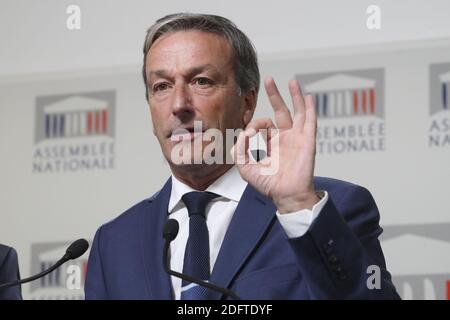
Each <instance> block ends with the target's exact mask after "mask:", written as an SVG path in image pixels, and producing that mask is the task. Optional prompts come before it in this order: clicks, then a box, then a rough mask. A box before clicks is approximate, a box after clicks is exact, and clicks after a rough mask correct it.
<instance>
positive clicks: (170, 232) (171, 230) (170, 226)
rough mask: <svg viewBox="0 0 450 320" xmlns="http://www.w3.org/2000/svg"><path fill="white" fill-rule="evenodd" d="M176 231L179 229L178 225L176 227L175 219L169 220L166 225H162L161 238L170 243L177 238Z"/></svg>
mask: <svg viewBox="0 0 450 320" xmlns="http://www.w3.org/2000/svg"><path fill="white" fill-rule="evenodd" d="M178 229H179V225H178V221H177V220H175V219H169V220H167V222H166V224H165V225H164V229H163V238H164V239H165V240H166V241H169V242H170V241H172V240H173V239H175V238H176V237H177V234H178Z"/></svg>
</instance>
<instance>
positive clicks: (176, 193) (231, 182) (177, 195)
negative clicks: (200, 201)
mask: <svg viewBox="0 0 450 320" xmlns="http://www.w3.org/2000/svg"><path fill="white" fill-rule="evenodd" d="M246 187H247V182H245V180H244V179H242V177H241V175H240V173H239V170H238V169H237V167H236V166H233V167H231V169H230V170H228V171H227V172H225V173H224V174H223V175H222V176H220V177H219V178H218V179H217V180H216V181H214V182H213V183H212V184H211V185H210V186H209V187H208V188H207V189H206V190H205V191H209V192H213V193H215V194H218V195H220V196H221V197H224V198H226V199H229V200H232V201H235V202H239V200H240V199H241V197H242V194H243V193H244V190H245V188H246ZM192 191H198V190H195V189H193V188H191V187H190V186H188V185H186V184H184V183H183V182H181V181H180V180H178V179H177V178H176V177H175V176H174V175H173V174H172V191H171V193H170V200H169V206H168V208H167V209H168V212H169V214H171V213H172V212H173V211H174V210H175V209H176V207H178V206H177V205H178V204H179V203H180V200H181V197H182V196H183V195H184V194H186V193H188V192H192Z"/></svg>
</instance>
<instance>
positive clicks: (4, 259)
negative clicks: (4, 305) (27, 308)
mask: <svg viewBox="0 0 450 320" xmlns="http://www.w3.org/2000/svg"><path fill="white" fill-rule="evenodd" d="M18 279H20V275H19V263H18V260H17V253H16V250H14V249H13V248H11V247H8V246H5V245H2V244H0V284H3V283H7V282H11V281H15V280H18ZM21 299H22V293H21V287H20V286H14V287H9V288H4V289H0V300H21Z"/></svg>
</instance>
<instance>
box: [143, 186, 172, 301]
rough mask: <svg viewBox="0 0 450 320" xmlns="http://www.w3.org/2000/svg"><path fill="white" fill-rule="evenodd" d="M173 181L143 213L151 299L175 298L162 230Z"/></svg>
mask: <svg viewBox="0 0 450 320" xmlns="http://www.w3.org/2000/svg"><path fill="white" fill-rule="evenodd" d="M171 186H172V182H171V179H168V180H167V182H166V184H165V185H164V187H163V188H162V189H161V191H160V192H159V193H158V194H157V195H156V196H155V197H154V198H153V200H151V199H150V200H148V201H149V202H151V203H149V206H147V208H149V209H148V210H146V212H143V213H142V215H141V223H140V237H141V248H142V257H143V260H144V267H145V272H146V281H147V292H148V293H149V297H150V299H164V300H169V299H173V295H172V286H171V282H170V277H169V275H168V274H167V273H166V272H165V271H164V269H163V261H162V257H163V249H164V240H163V237H162V230H163V227H164V224H165V223H166V221H167V207H168V203H169V198H170V193H171Z"/></svg>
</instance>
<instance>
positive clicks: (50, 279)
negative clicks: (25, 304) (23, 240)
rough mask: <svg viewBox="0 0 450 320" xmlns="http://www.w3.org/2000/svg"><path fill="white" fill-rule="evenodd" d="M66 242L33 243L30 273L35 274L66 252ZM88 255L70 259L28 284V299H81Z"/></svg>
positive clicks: (82, 297)
mask: <svg viewBox="0 0 450 320" xmlns="http://www.w3.org/2000/svg"><path fill="white" fill-rule="evenodd" d="M70 243H71V242H70V241H68V242H47V243H34V244H32V245H31V274H38V273H40V272H42V271H44V270H46V269H48V268H50V267H51V266H52V265H54V264H55V263H56V262H57V261H58V260H59V259H61V257H62V256H63V255H64V253H65V252H66V249H67V247H68V246H69V245H70ZM87 257H88V254H87V253H85V254H84V255H83V256H81V257H80V258H78V259H76V260H70V261H68V262H66V263H65V264H63V265H62V266H60V267H59V268H57V269H56V270H54V271H53V272H51V273H49V274H48V275H46V276H44V277H42V278H40V279H38V280H36V281H33V282H32V283H31V284H30V292H29V293H30V299H37V300H82V299H84V281H85V278H86V272H87V262H88V260H87V259H88V258H87Z"/></svg>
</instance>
